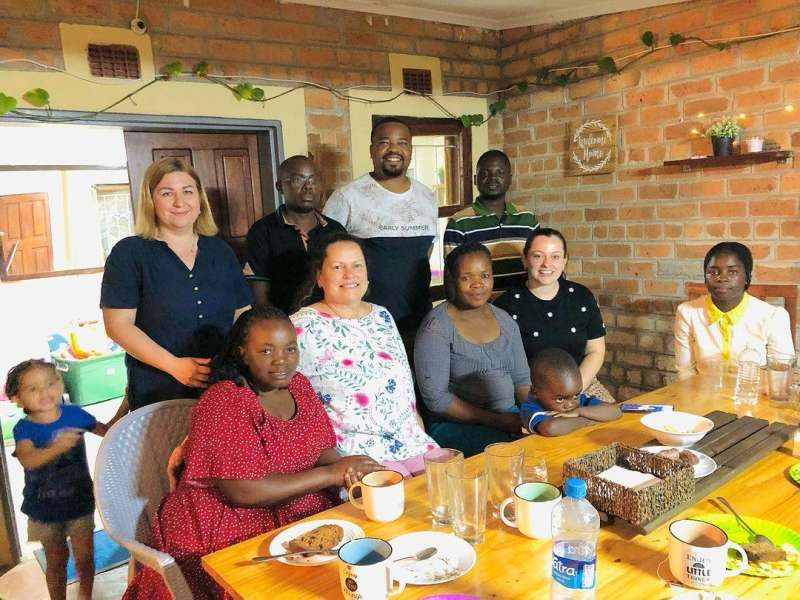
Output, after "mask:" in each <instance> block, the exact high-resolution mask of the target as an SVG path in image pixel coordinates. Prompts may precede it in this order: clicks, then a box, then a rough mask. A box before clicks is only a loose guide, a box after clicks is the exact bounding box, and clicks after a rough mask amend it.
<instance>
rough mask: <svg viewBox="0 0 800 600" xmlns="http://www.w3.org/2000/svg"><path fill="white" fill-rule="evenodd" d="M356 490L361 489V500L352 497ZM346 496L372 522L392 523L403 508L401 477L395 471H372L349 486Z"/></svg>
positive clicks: (403, 496)
mask: <svg viewBox="0 0 800 600" xmlns="http://www.w3.org/2000/svg"><path fill="white" fill-rule="evenodd" d="M356 488H361V498H356V497H355V496H354V495H353V492H354V491H355V489H356ZM347 495H348V496H349V497H350V502H351V503H352V504H353V506H355V507H356V508H358V509H359V510H363V511H364V512H365V513H367V518H368V519H370V520H372V521H394V520H395V519H397V518H398V517H400V515H402V514H403V508H404V507H405V493H404V490H403V476H402V474H400V473H398V472H397V471H388V470H386V471H373V472H372V473H370V474H369V475H366V476H365V477H364V478H363V479H362V480H361V481H359V482H357V483H354V484H353V485H352V486H350V489H349V490H348V492H347Z"/></svg>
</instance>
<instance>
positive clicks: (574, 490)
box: [564, 477, 586, 498]
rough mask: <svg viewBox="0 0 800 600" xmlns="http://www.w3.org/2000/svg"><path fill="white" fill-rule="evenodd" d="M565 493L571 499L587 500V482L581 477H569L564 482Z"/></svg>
mask: <svg viewBox="0 0 800 600" xmlns="http://www.w3.org/2000/svg"><path fill="white" fill-rule="evenodd" d="M564 493H565V494H566V495H567V496H568V497H570V498H586V482H585V481H584V480H583V479H581V478H580V477H569V478H567V481H565V482H564Z"/></svg>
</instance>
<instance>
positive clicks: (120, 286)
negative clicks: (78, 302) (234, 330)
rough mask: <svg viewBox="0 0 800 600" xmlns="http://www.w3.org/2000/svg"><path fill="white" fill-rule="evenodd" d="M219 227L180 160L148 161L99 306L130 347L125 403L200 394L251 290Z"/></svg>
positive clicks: (109, 264)
mask: <svg viewBox="0 0 800 600" xmlns="http://www.w3.org/2000/svg"><path fill="white" fill-rule="evenodd" d="M216 233H217V226H216V225H215V223H214V218H213V216H212V215H211V208H210V206H209V203H208V198H207V196H206V192H205V190H204V189H203V185H202V183H201V181H200V178H199V177H198V175H197V173H196V172H195V171H194V169H193V168H192V167H191V166H189V165H188V164H186V163H185V162H184V161H183V160H181V159H179V158H163V159H161V160H158V161H156V162H154V163H153V164H151V165H150V166H149V167H148V168H147V171H145V174H144V177H143V179H142V185H141V191H140V194H139V204H138V207H137V213H136V235H135V236H131V237H128V238H125V239H123V240H120V241H119V242H118V243H117V244H116V245H115V246H114V248H113V249H112V251H111V254H110V255H109V257H108V260H107V261H106V266H105V273H104V274H103V285H102V289H101V293H100V306H101V307H102V309H103V320H104V322H105V326H106V331H107V332H108V335H109V336H110V337H111V339H113V340H114V341H115V342H117V343H118V344H119V345H120V346H122V347H123V348H124V349H125V351H126V352H127V353H128V355H127V357H126V359H125V360H126V364H127V367H128V403H129V405H130V409H131V410H134V409H136V408H139V407H141V406H146V405H147V404H152V403H153V402H159V401H161V400H169V399H172V398H186V397H194V396H197V395H199V392H200V391H201V388H205V387H206V385H207V383H206V382H207V379H208V373H209V368H208V362H209V360H210V359H211V357H212V356H214V355H215V354H216V353H217V352H218V351H219V349H220V347H221V346H222V340H223V339H224V337H225V335H226V334H227V332H228V330H229V329H230V327H231V325H232V324H233V322H234V320H235V319H236V317H238V315H239V314H240V313H241V312H243V311H245V310H246V309H248V308H249V307H250V302H251V294H250V289H249V288H248V286H247V283H246V282H245V279H244V276H243V275H242V269H241V267H240V265H239V262H238V260H237V259H236V256H235V255H234V253H233V250H231V248H230V246H228V244H227V243H226V242H225V241H224V240H222V239H221V238H218V237H215V234H216Z"/></svg>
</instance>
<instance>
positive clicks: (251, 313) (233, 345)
mask: <svg viewBox="0 0 800 600" xmlns="http://www.w3.org/2000/svg"><path fill="white" fill-rule="evenodd" d="M260 321H283V322H285V323H288V324H289V326H291V327H292V328H293V329H294V325H292V322H291V321H290V320H289V317H287V316H286V313H285V312H283V311H282V310H281V309H279V308H277V307H275V306H272V305H271V304H268V305H267V306H256V307H253V308H251V309H250V310H247V311H245V312H243V313H242V314H241V315H240V316H239V318H238V319H236V323H234V324H233V327H231V330H230V331H229V332H228V336H227V337H226V338H225V342H224V343H223V345H222V349H221V350H220V351H219V353H218V354H217V355H216V356H215V357H214V358H213V359H212V361H211V374H210V375H209V384H212V383H217V382H219V381H233V382H234V383H236V384H237V385H239V386H242V387H244V386H246V385H247V379H248V378H249V377H250V369H249V368H248V367H247V365H246V364H245V363H244V360H243V359H242V351H241V348H242V346H244V343H245V340H247V336H248V334H249V333H250V328H251V327H252V326H253V323H257V322H260Z"/></svg>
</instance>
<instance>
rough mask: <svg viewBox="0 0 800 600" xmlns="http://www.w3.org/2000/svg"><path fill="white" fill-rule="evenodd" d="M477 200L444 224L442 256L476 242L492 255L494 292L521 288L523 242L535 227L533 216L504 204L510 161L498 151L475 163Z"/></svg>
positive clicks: (524, 273)
mask: <svg viewBox="0 0 800 600" xmlns="http://www.w3.org/2000/svg"><path fill="white" fill-rule="evenodd" d="M475 186H476V187H477V188H478V197H477V198H476V199H475V202H473V203H472V205H471V206H470V207H468V208H465V209H463V210H461V211H459V212H457V213H456V214H454V215H453V216H452V217H450V219H449V220H448V221H447V229H446V230H445V232H444V255H445V256H447V255H448V254H449V253H450V252H451V251H452V250H453V249H454V248H456V247H457V246H460V245H461V244H465V243H467V242H480V243H481V244H483V245H484V246H486V247H487V248H489V251H490V252H491V254H492V268H493V271H494V289H495V290H505V289H508V288H509V287H511V286H522V285H525V281H526V279H527V274H526V272H525V265H524V264H523V262H522V250H523V248H524V246H525V240H526V239H527V238H528V236H529V235H530V234H531V232H533V230H534V229H536V228H537V227H538V226H539V223H538V221H537V220H536V215H534V214H533V213H532V212H529V211H526V210H517V208H516V207H515V206H514V205H513V204H511V203H510V202H507V201H506V192H507V191H508V188H509V187H510V186H511V161H510V160H508V156H506V155H505V153H504V152H501V151H500V150H489V151H488V152H485V153H484V154H483V155H481V157H480V158H479V159H478V165H477V169H476V173H475Z"/></svg>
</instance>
